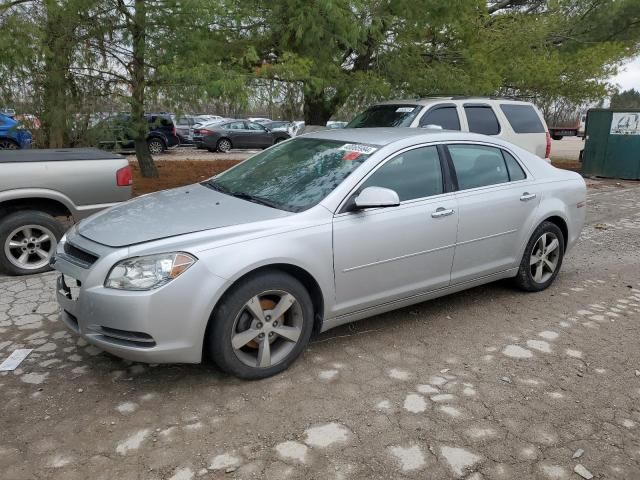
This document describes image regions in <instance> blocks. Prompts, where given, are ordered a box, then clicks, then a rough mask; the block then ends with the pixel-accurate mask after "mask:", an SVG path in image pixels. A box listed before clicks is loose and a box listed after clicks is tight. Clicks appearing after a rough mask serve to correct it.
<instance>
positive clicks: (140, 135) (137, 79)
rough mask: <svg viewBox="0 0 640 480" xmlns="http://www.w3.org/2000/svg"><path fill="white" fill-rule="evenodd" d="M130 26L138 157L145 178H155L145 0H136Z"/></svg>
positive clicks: (133, 109)
mask: <svg viewBox="0 0 640 480" xmlns="http://www.w3.org/2000/svg"><path fill="white" fill-rule="evenodd" d="M130 28H131V37H132V40H133V58H132V65H131V99H130V103H131V122H132V129H133V132H134V143H135V147H136V158H137V159H138V165H139V166H140V173H141V174H142V176H143V177H145V178H152V177H154V178H155V177H158V168H157V167H156V164H155V163H154V161H153V157H152V156H151V153H149V146H148V145H147V133H148V129H149V124H148V122H147V119H146V118H145V116H144V90H145V86H146V85H145V84H146V79H145V63H144V62H145V60H144V55H145V49H146V28H147V8H146V5H145V0H135V3H134V13H133V20H132V22H131V27H130Z"/></svg>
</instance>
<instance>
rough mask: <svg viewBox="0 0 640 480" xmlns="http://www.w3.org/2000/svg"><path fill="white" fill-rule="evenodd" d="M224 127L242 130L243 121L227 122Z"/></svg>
mask: <svg viewBox="0 0 640 480" xmlns="http://www.w3.org/2000/svg"><path fill="white" fill-rule="evenodd" d="M225 128H228V129H230V130H244V122H232V123H227V124H226V125H225Z"/></svg>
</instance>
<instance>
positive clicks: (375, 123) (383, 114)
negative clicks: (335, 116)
mask: <svg viewBox="0 0 640 480" xmlns="http://www.w3.org/2000/svg"><path fill="white" fill-rule="evenodd" d="M419 111H420V107H419V106H418V105H407V104H397V105H374V106H373V107H369V108H367V109H366V110H365V111H364V112H362V113H360V114H359V115H358V116H356V117H355V118H354V119H353V120H351V121H350V122H349V123H348V124H347V126H346V127H345V128H369V127H408V126H410V125H411V122H413V119H414V118H416V115H418V112H419Z"/></svg>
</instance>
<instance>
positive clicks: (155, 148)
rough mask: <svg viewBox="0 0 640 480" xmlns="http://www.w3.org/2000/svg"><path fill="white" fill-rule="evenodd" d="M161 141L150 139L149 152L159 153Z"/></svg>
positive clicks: (152, 153)
mask: <svg viewBox="0 0 640 480" xmlns="http://www.w3.org/2000/svg"><path fill="white" fill-rule="evenodd" d="M162 147H163V145H162V142H161V141H160V140H151V141H150V142H149V153H151V155H160V154H161V153H162Z"/></svg>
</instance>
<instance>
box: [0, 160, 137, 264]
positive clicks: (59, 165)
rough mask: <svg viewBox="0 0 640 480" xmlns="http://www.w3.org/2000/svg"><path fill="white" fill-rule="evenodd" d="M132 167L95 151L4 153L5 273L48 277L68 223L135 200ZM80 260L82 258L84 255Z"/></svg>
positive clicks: (0, 211)
mask: <svg viewBox="0 0 640 480" xmlns="http://www.w3.org/2000/svg"><path fill="white" fill-rule="evenodd" d="M131 183H132V182H131V167H129V163H128V162H127V160H126V159H125V158H124V157H122V156H120V155H117V154H114V153H109V152H103V151H101V150H96V149H75V148H74V149H55V150H36V149H33V150H17V151H3V152H0V271H3V272H4V273H9V274H12V275H23V274H31V273H39V272H44V271H46V270H48V269H49V260H50V259H51V256H52V255H53V253H54V252H55V250H56V244H57V242H58V240H59V239H60V237H62V234H63V233H64V231H65V229H66V224H67V223H68V221H69V220H72V221H79V220H80V219H82V218H84V217H86V216H88V215H90V214H92V213H94V212H97V211H98V210H100V209H102V208H106V207H109V206H112V205H115V204H117V203H119V202H123V201H125V200H129V198H131ZM75 255H76V256H79V258H83V257H82V255H83V253H82V252H81V251H78V252H75Z"/></svg>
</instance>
